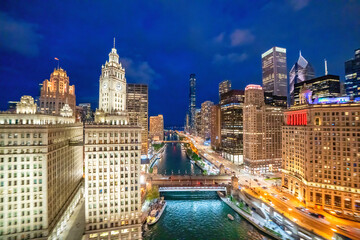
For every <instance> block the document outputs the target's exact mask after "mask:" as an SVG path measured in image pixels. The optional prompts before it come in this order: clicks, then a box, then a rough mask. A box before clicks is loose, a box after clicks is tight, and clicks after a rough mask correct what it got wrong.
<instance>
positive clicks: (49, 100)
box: [39, 68, 76, 115]
mask: <svg viewBox="0 0 360 240" xmlns="http://www.w3.org/2000/svg"><path fill="white" fill-rule="evenodd" d="M66 103H67V104H69V106H70V107H71V109H72V110H73V113H75V107H76V97H75V86H74V85H70V83H69V77H68V75H67V74H66V71H65V70H64V69H62V68H57V69H54V72H52V73H51V75H50V80H47V79H46V80H44V81H43V83H42V87H41V91H40V101H39V104H40V112H41V113H45V114H51V115H60V109H62V107H63V106H64V105H65V104H66Z"/></svg>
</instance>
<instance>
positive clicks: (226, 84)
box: [219, 80, 231, 102]
mask: <svg viewBox="0 0 360 240" xmlns="http://www.w3.org/2000/svg"><path fill="white" fill-rule="evenodd" d="M230 90H231V81H230V80H224V81H222V82H221V83H219V102H220V99H221V94H224V93H227V92H228V91H230Z"/></svg>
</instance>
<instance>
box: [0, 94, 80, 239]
mask: <svg viewBox="0 0 360 240" xmlns="http://www.w3.org/2000/svg"><path fill="white" fill-rule="evenodd" d="M36 108H37V106H36V104H35V103H34V99H33V98H32V97H31V96H23V97H21V100H20V102H18V103H17V107H16V113H0V193H1V194H0V198H1V201H0V209H1V224H0V238H1V239H58V234H59V233H61V232H62V231H63V229H64V226H65V225H66V222H67V220H68V219H69V216H70V215H71V214H72V212H73V211H74V208H75V206H76V205H77V204H78V202H79V200H81V199H82V195H83V180H82V179H83V147H82V144H83V128H82V124H80V123H75V118H74V117H73V116H72V115H73V114H72V109H71V108H70V107H69V105H67V104H65V105H64V107H63V109H61V110H63V111H61V110H60V111H59V113H60V112H61V113H62V114H59V115H46V114H39V113H37V112H36ZM66 111H70V112H69V113H66Z"/></svg>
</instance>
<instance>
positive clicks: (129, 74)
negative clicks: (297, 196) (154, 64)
mask: <svg viewBox="0 0 360 240" xmlns="http://www.w3.org/2000/svg"><path fill="white" fill-rule="evenodd" d="M120 62H121V64H122V65H123V67H124V68H125V76H126V78H127V81H128V82H134V83H144V84H148V85H149V88H152V89H158V86H157V85H156V83H155V80H156V79H157V78H159V77H160V75H159V74H158V73H156V72H155V70H154V69H152V68H151V66H150V65H149V63H148V62H135V61H134V60H132V59H130V58H120ZM129 80H130V81H129Z"/></svg>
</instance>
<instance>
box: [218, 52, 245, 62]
mask: <svg viewBox="0 0 360 240" xmlns="http://www.w3.org/2000/svg"><path fill="white" fill-rule="evenodd" d="M247 58H248V55H247V54H246V53H242V54H238V53H229V54H227V55H221V54H216V55H215V56H214V58H213V61H212V62H213V64H231V63H239V62H243V61H245V60H246V59H247Z"/></svg>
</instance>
